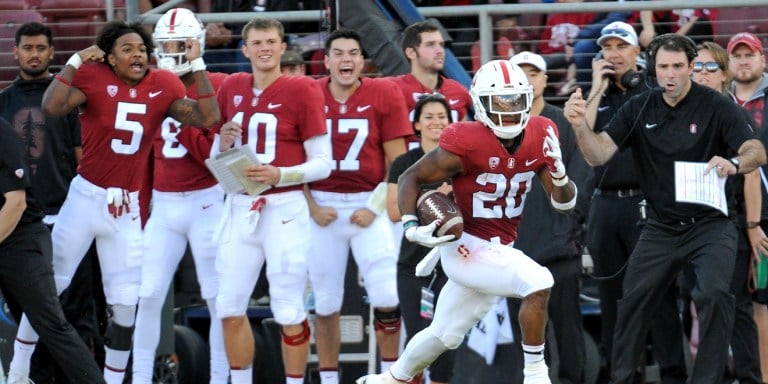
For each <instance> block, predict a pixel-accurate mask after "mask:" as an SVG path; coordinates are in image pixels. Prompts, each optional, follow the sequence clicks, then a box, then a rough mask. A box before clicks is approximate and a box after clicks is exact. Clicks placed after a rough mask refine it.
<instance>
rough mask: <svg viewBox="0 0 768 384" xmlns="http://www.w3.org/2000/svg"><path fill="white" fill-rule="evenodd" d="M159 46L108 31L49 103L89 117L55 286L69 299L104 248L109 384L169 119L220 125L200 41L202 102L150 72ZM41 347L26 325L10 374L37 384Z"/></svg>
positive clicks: (127, 327)
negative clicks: (36, 357)
mask: <svg viewBox="0 0 768 384" xmlns="http://www.w3.org/2000/svg"><path fill="white" fill-rule="evenodd" d="M153 47H154V44H153V42H152V37H151V36H150V35H149V34H148V33H147V32H146V31H145V30H144V28H143V27H142V26H141V24H139V23H131V24H128V23H126V22H124V21H112V22H109V23H107V24H105V25H104V27H103V28H102V30H101V31H100V32H99V34H98V36H96V44H95V45H92V46H90V47H88V48H86V49H83V50H82V51H80V52H77V53H75V54H74V55H72V57H71V58H70V59H69V61H67V64H66V66H65V67H64V69H63V70H62V71H61V72H60V73H59V74H58V75H57V76H56V81H54V82H52V83H51V85H50V86H49V87H48V89H47V90H46V92H45V94H44V95H43V103H42V106H43V109H44V110H45V112H46V113H48V114H51V115H55V116H58V115H64V114H66V113H68V112H70V111H71V110H73V109H75V108H79V110H80V124H81V131H82V145H83V155H82V160H81V161H80V165H79V167H78V170H77V171H78V175H77V176H76V177H75V178H74V180H73V181H72V184H71V186H70V189H69V193H68V195H67V199H66V201H65V202H64V205H63V206H62V208H61V211H60V212H59V217H58V221H57V225H56V226H55V227H54V230H53V270H54V278H55V280H56V290H57V293H58V294H61V292H62V291H63V290H64V289H66V288H67V287H68V286H69V284H70V282H71V280H72V275H73V274H74V273H75V270H76V269H77V267H78V265H79V264H80V261H81V260H82V259H83V256H84V255H85V253H86V251H87V250H88V248H89V247H90V245H91V242H93V241H94V240H95V241H96V248H97V251H98V255H99V260H100V264H101V268H102V281H103V285H104V295H105V297H106V302H107V304H108V305H109V308H110V310H109V320H108V322H107V330H106V335H105V347H106V357H105V367H104V378H105V379H106V382H107V383H115V384H116V383H122V382H123V377H124V375H125V368H126V366H127V364H128V357H129V355H130V348H131V339H132V336H133V326H134V321H135V313H136V304H137V302H138V294H139V283H140V279H141V263H142V253H143V250H142V228H141V223H142V220H140V214H139V192H138V191H139V190H140V189H141V188H142V187H143V185H144V183H145V181H146V173H147V171H148V162H149V154H150V148H151V145H152V140H153V138H154V137H155V135H156V134H158V130H159V128H160V126H161V123H162V121H163V120H164V119H165V117H166V116H170V117H173V118H175V119H176V120H178V121H180V122H182V123H183V124H184V125H185V126H193V127H210V126H213V125H214V124H216V123H218V121H219V107H218V103H217V101H216V98H215V97H214V96H215V92H214V91H213V86H212V85H211V83H210V81H209V80H208V76H207V74H206V71H205V68H206V66H205V62H203V59H202V58H201V57H200V56H201V49H200V43H199V41H197V40H196V39H188V40H187V41H186V47H185V48H186V57H187V59H188V60H189V61H190V62H191V65H192V72H193V76H194V78H195V83H196V88H197V94H198V95H200V97H199V98H198V100H195V99H188V98H186V90H185V86H184V84H183V83H182V82H181V80H180V79H179V78H178V76H176V75H175V74H173V73H172V72H170V71H166V70H158V69H150V68H149V54H150V53H151V52H152V49H153ZM37 340H38V336H37V333H36V332H35V331H34V330H33V329H32V327H31V325H30V324H29V322H28V321H27V319H26V317H24V318H22V321H21V324H20V325H19V330H18V333H17V337H16V343H15V345H14V356H13V361H12V362H11V375H15V376H17V377H22V378H25V377H27V376H28V373H29V357H30V355H31V354H32V351H33V350H34V346H35V343H36V342H37Z"/></svg>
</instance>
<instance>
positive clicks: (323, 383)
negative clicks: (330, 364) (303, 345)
mask: <svg viewBox="0 0 768 384" xmlns="http://www.w3.org/2000/svg"><path fill="white" fill-rule="evenodd" d="M320 384H339V370H338V369H320Z"/></svg>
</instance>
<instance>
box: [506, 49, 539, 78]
mask: <svg viewBox="0 0 768 384" xmlns="http://www.w3.org/2000/svg"><path fill="white" fill-rule="evenodd" d="M509 61H511V62H512V64H517V65H520V64H529V65H533V66H534V67H536V68H538V69H539V70H540V71H542V72H544V73H546V72H547V62H546V61H544V58H543V57H541V56H539V55H537V54H535V53H533V52H528V51H523V52H520V53H518V54H516V55H514V56H512V57H510V58H509Z"/></svg>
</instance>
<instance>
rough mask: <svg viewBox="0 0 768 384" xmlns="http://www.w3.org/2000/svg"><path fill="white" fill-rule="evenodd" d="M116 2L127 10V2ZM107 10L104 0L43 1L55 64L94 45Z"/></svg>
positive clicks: (116, 6)
mask: <svg viewBox="0 0 768 384" xmlns="http://www.w3.org/2000/svg"><path fill="white" fill-rule="evenodd" d="M0 1H2V0H0ZM114 3H115V5H114V6H115V8H116V9H117V8H122V9H124V8H125V5H124V1H115V2H114ZM105 7H106V5H105V0H42V2H41V3H40V9H39V11H40V13H42V15H43V17H44V18H45V21H46V22H47V23H48V25H49V26H50V27H51V30H52V31H53V36H54V47H55V48H56V58H55V59H54V63H55V64H63V63H64V62H66V60H67V58H69V56H71V55H72V54H73V53H74V52H77V51H80V50H82V49H84V48H87V47H88V46H90V45H93V41H94V38H95V37H96V34H97V33H98V31H99V29H100V28H101V26H102V25H103V24H104V22H105V21H106V20H107V15H106V12H105Z"/></svg>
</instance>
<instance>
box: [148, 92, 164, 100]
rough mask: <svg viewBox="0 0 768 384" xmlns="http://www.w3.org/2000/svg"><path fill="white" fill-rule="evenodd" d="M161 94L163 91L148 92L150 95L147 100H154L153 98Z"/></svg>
mask: <svg viewBox="0 0 768 384" xmlns="http://www.w3.org/2000/svg"><path fill="white" fill-rule="evenodd" d="M161 93H163V91H157V92H150V93H149V98H150V99H154V98H155V96H157V95H159V94H161Z"/></svg>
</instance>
